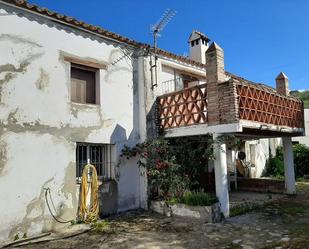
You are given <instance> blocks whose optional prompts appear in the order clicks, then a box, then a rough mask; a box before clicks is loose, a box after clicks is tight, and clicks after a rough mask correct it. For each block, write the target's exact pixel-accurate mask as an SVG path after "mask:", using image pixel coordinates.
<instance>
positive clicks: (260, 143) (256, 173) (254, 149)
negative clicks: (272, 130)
mask: <svg viewBox="0 0 309 249" xmlns="http://www.w3.org/2000/svg"><path fill="white" fill-rule="evenodd" d="M245 153H246V161H248V162H250V163H252V164H254V165H255V167H252V168H251V177H252V178H259V177H261V176H262V173H263V170H264V168H265V164H266V161H267V159H268V158H269V139H259V140H252V141H246V144H245Z"/></svg>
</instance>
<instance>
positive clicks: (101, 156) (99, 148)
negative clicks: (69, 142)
mask: <svg viewBox="0 0 309 249" xmlns="http://www.w3.org/2000/svg"><path fill="white" fill-rule="evenodd" d="M112 152H113V145H112V144H92V143H77V147H76V176H77V177H81V176H82V174H83V168H84V166H85V165H86V164H87V163H88V162H89V163H90V164H92V165H93V166H95V167H96V170H97V173H98V176H99V177H100V178H102V179H111V178H113V177H114V173H113V165H114V164H113V162H112V161H113V159H112V158H113V153H112Z"/></svg>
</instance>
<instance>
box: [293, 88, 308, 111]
mask: <svg viewBox="0 0 309 249" xmlns="http://www.w3.org/2000/svg"><path fill="white" fill-rule="evenodd" d="M290 94H291V95H293V96H295V97H297V98H299V99H301V100H302V101H303V102H304V107H305V108H309V91H302V92H300V91H291V92H290Z"/></svg>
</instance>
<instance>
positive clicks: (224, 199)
mask: <svg viewBox="0 0 309 249" xmlns="http://www.w3.org/2000/svg"><path fill="white" fill-rule="evenodd" d="M218 138H219V139H218ZM213 139H214V141H215V144H214V156H215V159H214V168H215V182H216V196H217V198H218V200H219V202H220V208H221V212H222V213H223V215H224V217H229V215H230V203H229V190H228V178H227V161H226V144H225V141H224V140H222V138H220V134H214V135H213Z"/></svg>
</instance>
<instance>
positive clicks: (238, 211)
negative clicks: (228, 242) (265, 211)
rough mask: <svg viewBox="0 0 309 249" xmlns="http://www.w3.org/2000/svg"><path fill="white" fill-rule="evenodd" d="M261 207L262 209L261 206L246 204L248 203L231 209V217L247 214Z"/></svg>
mask: <svg viewBox="0 0 309 249" xmlns="http://www.w3.org/2000/svg"><path fill="white" fill-rule="evenodd" d="M261 207H262V205H261V204H257V203H250V202H246V203H243V204H240V205H238V206H236V207H233V208H231V210H230V217H234V216H238V215H242V214H246V213H249V212H252V211H254V210H256V209H259V208H261Z"/></svg>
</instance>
